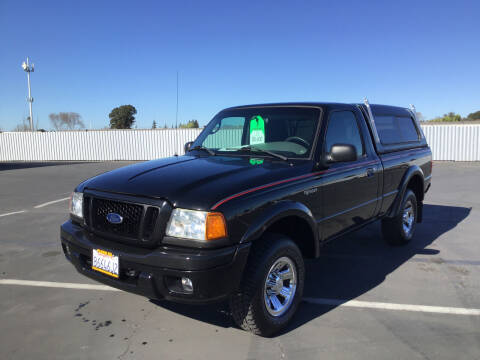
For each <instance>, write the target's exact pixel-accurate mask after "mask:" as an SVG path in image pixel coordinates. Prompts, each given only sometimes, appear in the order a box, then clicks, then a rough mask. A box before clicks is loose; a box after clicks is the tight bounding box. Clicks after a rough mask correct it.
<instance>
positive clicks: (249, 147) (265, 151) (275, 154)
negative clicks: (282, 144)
mask: <svg viewBox="0 0 480 360" xmlns="http://www.w3.org/2000/svg"><path fill="white" fill-rule="evenodd" d="M227 150H237V151H249V152H259V153H264V154H268V155H270V156H273V157H276V158H277V159H281V160H283V161H288V158H287V157H286V156H283V155H280V154H277V153H276V152H273V151H270V150H265V149H260V148H258V147H255V146H251V145H247V146H243V147H241V148H227Z"/></svg>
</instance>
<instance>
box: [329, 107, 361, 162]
mask: <svg viewBox="0 0 480 360" xmlns="http://www.w3.org/2000/svg"><path fill="white" fill-rule="evenodd" d="M334 144H350V145H353V146H355V148H356V149H357V155H358V156H359V157H360V156H362V155H363V154H364V149H363V143H362V137H361V135H360V131H359V129H358V124H357V120H356V119H355V115H354V114H353V112H351V111H335V112H333V113H332V114H331V115H330V120H329V122H328V127H327V136H326V138H325V148H326V151H327V152H330V149H331V148H332V145H334Z"/></svg>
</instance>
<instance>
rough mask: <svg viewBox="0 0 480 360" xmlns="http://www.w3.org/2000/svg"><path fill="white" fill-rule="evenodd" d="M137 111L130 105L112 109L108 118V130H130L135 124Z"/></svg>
mask: <svg viewBox="0 0 480 360" xmlns="http://www.w3.org/2000/svg"><path fill="white" fill-rule="evenodd" d="M136 113H137V109H135V107H134V106H132V105H122V106H119V107H116V108H115V109H113V110H112V111H111V112H110V114H108V117H109V118H110V129H131V128H132V125H133V123H134V122H135V116H134V115H135V114H136Z"/></svg>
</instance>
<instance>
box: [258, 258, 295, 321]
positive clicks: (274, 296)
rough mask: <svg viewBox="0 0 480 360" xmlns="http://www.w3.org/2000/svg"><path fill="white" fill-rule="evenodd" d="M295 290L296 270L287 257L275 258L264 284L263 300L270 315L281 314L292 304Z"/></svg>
mask: <svg viewBox="0 0 480 360" xmlns="http://www.w3.org/2000/svg"><path fill="white" fill-rule="evenodd" d="M296 290H297V270H296V267H295V263H294V262H293V261H292V260H291V259H290V258H288V257H286V256H283V257H281V258H279V259H277V260H276V261H275V262H274V263H273V265H272V267H271V268H270V270H269V271H268V274H267V278H266V280H265V286H264V301H265V307H266V308H267V311H268V312H269V314H270V315H272V316H281V315H283V314H284V313H285V312H286V311H287V310H288V309H289V307H290V305H292V302H293V299H294V297H295V291H296Z"/></svg>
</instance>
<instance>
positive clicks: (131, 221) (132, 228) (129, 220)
mask: <svg viewBox="0 0 480 360" xmlns="http://www.w3.org/2000/svg"><path fill="white" fill-rule="evenodd" d="M90 211H91V219H92V226H93V228H94V229H95V230H98V231H101V232H106V233H111V234H115V235H121V236H126V237H131V238H138V237H139V230H140V222H141V220H142V212H143V206H141V205H135V204H129V203H123V202H118V201H112V200H105V199H96V198H93V199H92V208H91V210H90ZM110 213H116V214H119V215H120V216H121V217H123V221H122V223H121V224H112V223H111V222H109V221H108V220H107V215H108V214H110Z"/></svg>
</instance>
